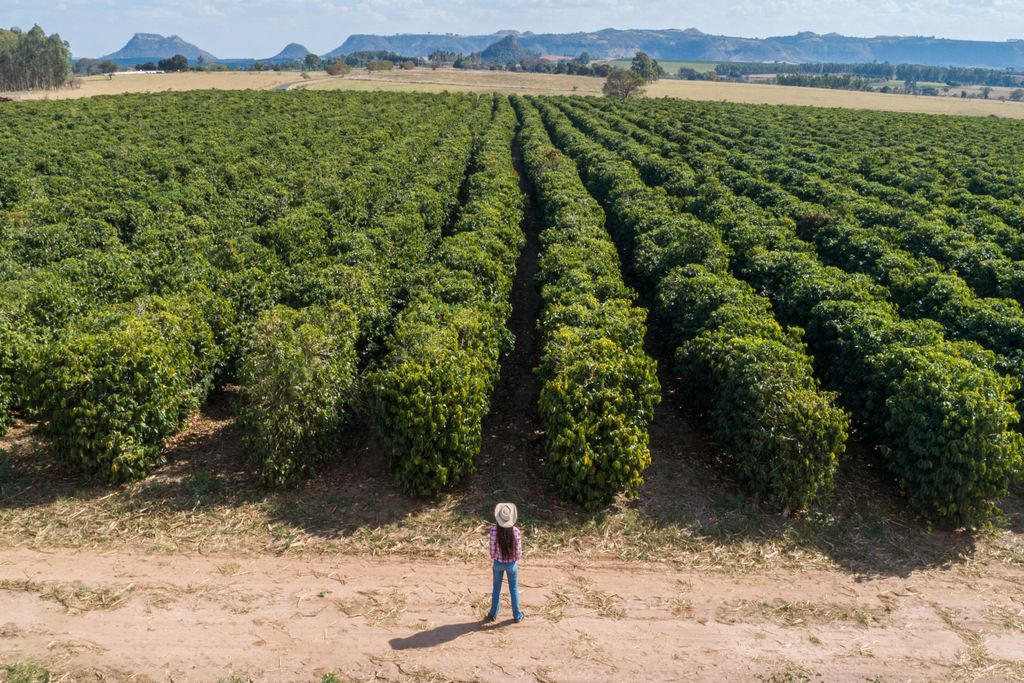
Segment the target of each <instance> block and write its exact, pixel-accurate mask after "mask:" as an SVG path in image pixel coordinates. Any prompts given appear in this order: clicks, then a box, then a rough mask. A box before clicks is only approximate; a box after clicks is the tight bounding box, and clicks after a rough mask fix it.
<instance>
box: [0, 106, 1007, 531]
mask: <svg viewBox="0 0 1024 683" xmlns="http://www.w3.org/2000/svg"><path fill="white" fill-rule="evenodd" d="M0 123H2V124H3V125H2V126H0V431H3V429H5V428H6V427H8V426H9V425H10V424H11V423H12V422H13V420H14V419H15V418H17V417H20V418H23V419H25V420H29V421H34V422H37V423H38V425H39V433H40V434H41V435H42V436H44V437H45V438H46V440H47V442H48V443H49V444H50V447H51V449H52V451H53V453H54V455H55V456H56V457H57V458H58V459H60V460H61V461H63V462H65V463H66V464H67V465H68V466H69V467H70V468H72V469H75V470H79V471H82V472H85V473H87V474H89V475H92V476H95V477H97V478H100V479H103V480H107V481H111V482H117V481H123V480H128V479H134V478H138V477H141V476H144V475H146V474H147V473H148V472H150V471H152V469H153V468H154V467H156V466H158V465H160V464H161V463H162V461H163V457H164V456H163V453H164V446H165V443H166V441H167V439H168V438H169V437H171V436H172V435H173V434H174V433H175V432H176V431H178V430H179V429H181V427H182V425H183V424H184V422H185V421H186V420H187V419H188V418H189V417H190V416H191V415H193V414H194V413H195V412H196V410H197V409H198V407H199V406H200V405H201V404H202V403H203V402H204V401H205V400H206V398H207V396H208V394H209V393H210V392H211V391H215V390H218V389H220V388H221V387H224V386H227V385H237V386H238V387H239V388H238V396H239V400H238V410H239V422H240V425H241V431H242V435H243V438H244V441H245V447H246V448H245V450H246V453H247V454H248V456H249V458H250V464H251V467H252V470H253V472H254V474H256V475H257V476H258V477H259V478H260V479H261V480H262V481H264V482H265V483H266V484H267V485H271V486H278V485H284V484H289V483H293V482H295V481H298V480H301V479H302V478H305V477H309V476H311V475H313V474H315V473H316V472H317V471H319V470H320V469H322V468H323V467H324V466H325V464H326V463H328V462H329V461H330V460H332V459H335V458H337V457H338V455H339V454H340V453H341V452H343V451H344V449H343V444H344V441H345V440H346V439H347V438H349V431H348V430H350V429H351V428H352V424H353V419H354V418H355V417H356V416H359V415H362V416H365V417H366V418H367V419H368V420H369V423H372V424H373V425H375V427H376V429H377V431H378V433H379V435H380V437H381V439H382V441H383V443H385V444H386V446H387V448H388V451H389V454H390V466H391V471H392V473H393V475H394V477H395V480H396V482H397V484H398V486H399V487H400V488H401V489H402V490H404V491H405V492H406V493H408V494H410V495H421V496H432V495H436V494H437V493H439V492H441V491H443V490H445V489H447V488H450V487H451V486H453V485H455V484H457V483H458V482H460V481H462V480H463V479H465V478H466V477H467V476H468V475H470V474H471V473H473V472H474V470H475V468H476V458H477V455H478V454H479V452H480V449H481V445H482V433H483V422H484V418H485V417H486V415H487V413H488V412H489V410H490V408H491V400H492V398H491V395H492V393H493V391H494V388H495V386H496V384H497V380H498V376H499V370H500V367H501V362H502V356H503V354H505V353H506V352H507V351H508V350H509V349H510V348H511V345H512V344H513V343H514V339H513V338H512V336H511V335H510V334H509V332H508V330H507V328H506V324H505V323H506V320H507V319H508V318H509V315H510V313H511V304H510V298H511V292H512V289H513V282H514V281H515V275H516V266H517V261H518V259H519V258H520V256H521V251H522V249H523V245H524V244H525V235H524V233H523V230H522V226H523V225H524V217H525V216H526V215H527V201H528V199H527V196H526V195H524V192H523V190H522V189H521V188H522V187H525V188H528V190H529V195H530V196H531V197H532V200H533V201H535V203H536V213H537V215H538V216H539V222H540V234H539V242H540V257H539V258H540V261H539V264H538V266H539V267H538V275H537V281H536V283H534V284H535V285H536V287H537V288H538V290H539V293H540V297H541V303H542V309H541V314H540V319H539V320H538V321H537V323H536V324H537V329H538V334H539V340H540V359H539V365H538V367H537V369H536V372H537V375H538V379H539V384H540V395H539V399H538V411H539V414H540V417H541V422H542V426H543V430H544V452H545V457H544V464H543V467H544V471H545V475H546V476H547V477H548V479H549V480H550V481H551V483H552V485H553V486H554V488H555V489H557V490H558V491H559V492H560V493H561V495H562V496H563V497H564V498H566V499H567V500H571V501H574V502H576V503H579V504H581V505H583V506H584V507H587V508H590V509H593V508H598V507H601V506H603V505H607V504H608V503H610V502H611V501H612V500H614V499H615V498H616V497H617V496H619V495H622V494H625V495H627V496H628V495H635V494H636V493H637V491H638V490H639V487H640V485H641V483H642V477H643V473H644V471H645V469H646V468H647V466H648V465H649V463H650V452H649V447H648V431H649V425H650V422H651V420H652V419H653V414H654V408H655V405H656V404H657V402H658V400H659V397H660V387H659V384H658V380H657V373H656V368H655V363H654V361H653V360H652V359H651V358H650V357H649V355H648V354H647V353H646V351H645V348H644V340H645V337H646V334H647V328H648V319H647V311H646V309H645V308H642V307H641V306H639V305H638V297H642V298H643V300H644V301H645V302H646V303H647V305H649V306H650V308H651V311H652V313H653V319H652V322H653V324H656V325H657V329H658V334H661V335H662V336H663V337H664V339H665V340H666V341H667V343H668V346H669V348H670V349H671V350H672V351H673V353H674V360H675V371H676V372H677V374H678V376H679V378H680V381H682V382H683V383H684V385H685V386H687V387H688V389H689V390H688V391H687V394H688V395H689V396H692V399H693V401H694V402H695V406H697V407H699V408H700V409H701V410H702V411H703V412H704V413H705V414H706V415H707V418H708V425H709V428H710V430H711V432H712V434H713V435H714V437H715V439H716V441H717V442H718V443H719V444H720V445H721V446H722V447H723V449H724V450H725V451H726V454H727V456H728V457H727V462H730V463H731V465H732V467H733V469H734V471H735V473H736V476H737V478H738V479H739V480H741V481H743V482H744V483H745V484H746V485H747V486H748V487H749V489H750V490H751V491H752V492H753V493H754V494H755V495H756V496H757V497H759V498H760V499H762V500H764V501H766V502H767V503H768V504H770V505H772V506H774V507H777V508H780V509H789V510H798V509H804V508H806V507H808V506H810V505H813V504H816V503H820V502H821V501H823V500H826V499H827V497H828V495H829V493H830V492H831V490H832V489H833V486H834V478H835V473H836V471H837V468H838V466H839V464H840V462H841V460H842V458H843V457H844V453H845V447H846V441H847V438H848V434H849V433H850V431H851V430H852V429H856V430H857V431H858V432H859V434H860V435H861V436H862V437H863V438H864V439H866V440H867V441H869V442H870V443H873V444H875V445H877V447H878V450H879V453H880V454H881V457H882V459H883V460H884V462H885V463H886V464H887V466H888V470H889V472H890V473H891V476H892V478H893V479H894V481H895V482H896V483H897V484H898V485H899V486H900V487H901V488H902V489H903V490H904V491H905V492H906V494H907V497H908V499H909V501H910V503H911V504H912V505H913V506H914V507H915V508H916V509H917V510H919V511H920V512H921V513H922V514H924V515H925V516H927V517H930V518H933V519H936V520H941V521H943V522H946V523H952V524H957V525H975V524H979V523H983V522H985V521H986V520H988V519H989V518H991V517H992V516H994V515H996V514H998V502H999V500H1000V498H1002V497H1003V496H1005V495H1006V493H1007V492H1008V490H1009V487H1010V486H1011V485H1012V484H1013V482H1014V481H1015V480H1019V478H1020V476H1021V470H1022V464H1021V462H1022V461H1021V458H1022V451H1024V436H1022V434H1021V431H1022V427H1021V420H1020V410H1021V408H1024V390H1022V386H1021V376H1022V373H1024V307H1022V306H1024V205H1022V204H1021V197H1022V196H1024V174H1022V172H1021V171H1020V168H1019V163H1018V160H1019V158H1020V154H1021V153H1024V141H1022V140H1024V135H1021V133H1022V132H1024V130H1021V128H1020V124H1018V123H1016V122H1012V121H1001V120H987V119H986V120H982V119H961V118H953V117H921V116H912V115H897V114H883V113H871V112H853V111H843V110H816V109H801V108H792V107H757V106H744V105H727V104H721V103H694V102H682V101H670V100H637V101H632V100H631V101H610V100H598V99H591V98H523V97H512V98H507V97H504V96H490V95H487V96H480V95H469V94H467V95H448V94H444V95H411V94H386V93H373V94H370V93H312V92H295V93H180V94H163V95H135V96H132V95H130V96H123V97H116V98H96V99H90V100H80V101H75V102H36V103H11V104H9V106H5V107H4V108H3V109H2V110H0ZM517 156H518V157H519V158H520V160H521V164H519V168H517V163H516V157H517ZM520 174H522V177H520ZM527 224H528V223H527ZM620 258H621V261H620ZM624 268H625V271H626V272H627V273H628V274H630V276H631V277H633V278H635V280H631V282H635V283H636V285H637V287H638V290H639V294H638V293H637V292H635V291H634V290H633V289H632V288H630V287H629V286H627V285H626V284H625V280H624V276H623V271H624Z"/></svg>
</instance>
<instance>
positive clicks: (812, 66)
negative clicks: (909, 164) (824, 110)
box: [680, 62, 1024, 88]
mask: <svg viewBox="0 0 1024 683" xmlns="http://www.w3.org/2000/svg"><path fill="white" fill-rule="evenodd" d="M680 71H682V70H680ZM714 73H715V75H716V76H717V77H718V78H723V79H729V78H732V79H737V78H743V77H744V76H749V75H750V74H763V73H777V74H782V73H786V74H815V75H828V74H849V75H851V76H860V77H861V78H873V79H879V80H885V81H915V82H916V81H921V82H931V83H945V84H946V85H949V86H959V85H988V86H1001V87H1008V88H1012V87H1016V86H1018V85H1021V83H1024V72H1020V71H1014V70H1011V69H982V68H968V67H947V66H926V65H923V64H889V63H888V62H870V63H863V64H840V63H837V62H818V63H809V64H778V63H772V62H729V63H724V64H718V65H716V66H715V71H714ZM680 76H681V77H683V78H685V77H686V76H684V75H683V74H682V73H680Z"/></svg>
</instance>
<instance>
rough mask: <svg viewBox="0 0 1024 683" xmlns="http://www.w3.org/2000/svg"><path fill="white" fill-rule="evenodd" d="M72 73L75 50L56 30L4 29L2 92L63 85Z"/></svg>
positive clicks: (1, 35) (0, 36) (0, 53)
mask: <svg viewBox="0 0 1024 683" xmlns="http://www.w3.org/2000/svg"><path fill="white" fill-rule="evenodd" d="M70 75H71V50H70V49H68V44H67V43H65V42H64V41H63V40H61V38H60V36H59V35H57V34H56V33H54V34H53V35H50V36H47V35H46V33H45V32H44V31H43V29H42V28H40V27H39V25H38V24H36V25H35V26H33V27H32V29H31V30H30V31H28V32H27V33H23V32H22V31H20V30H18V29H11V30H5V29H0V92H3V91H5V90H38V89H46V90H50V89H52V88H59V87H61V86H62V85H64V84H65V83H66V82H67V80H68V76H70Z"/></svg>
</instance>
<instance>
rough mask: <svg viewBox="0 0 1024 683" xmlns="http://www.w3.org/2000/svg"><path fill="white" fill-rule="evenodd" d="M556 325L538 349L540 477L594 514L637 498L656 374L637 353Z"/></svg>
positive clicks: (646, 455) (656, 389) (655, 395)
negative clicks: (542, 474) (626, 497)
mask: <svg viewBox="0 0 1024 683" xmlns="http://www.w3.org/2000/svg"><path fill="white" fill-rule="evenodd" d="M585 333H586V328H583V330H581V329H578V328H574V327H559V328H557V329H556V330H554V331H553V332H551V333H550V334H549V335H548V337H547V339H546V341H545V345H544V354H543V356H542V358H541V363H540V366H539V367H538V373H539V374H540V376H541V377H542V378H543V379H544V381H543V383H542V385H541V391H540V399H539V401H538V404H537V405H538V409H539V410H540V414H541V420H542V421H543V423H544V430H545V434H546V436H545V444H544V446H545V448H544V451H545V456H546V457H545V464H544V468H545V475H546V476H547V477H548V479H549V480H550V481H552V482H553V483H554V485H555V487H556V488H558V490H559V492H560V493H561V494H562V496H563V497H564V498H566V499H567V500H571V501H573V502H576V503H579V504H580V505H583V506H584V507H586V508H588V509H595V508H598V507H601V506H604V505H607V504H608V503H610V502H612V500H614V498H615V496H616V495H617V494H618V493H625V494H626V495H636V493H637V492H638V490H639V487H640V484H642V483H643V473H644V471H645V470H646V469H647V467H648V465H650V462H651V456H650V452H649V450H648V435H647V425H648V423H649V422H650V421H651V420H652V419H653V418H654V406H655V405H656V404H657V403H658V401H659V399H660V391H661V387H660V385H659V384H658V378H657V368H656V366H655V363H654V361H653V360H651V359H650V358H648V357H647V356H646V355H645V354H644V353H643V351H642V349H640V348H636V347H634V348H632V349H625V348H623V347H621V346H620V345H618V344H616V343H615V342H613V341H612V340H610V339H606V338H598V339H587V338H586V337H585Z"/></svg>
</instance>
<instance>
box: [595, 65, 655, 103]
mask: <svg viewBox="0 0 1024 683" xmlns="http://www.w3.org/2000/svg"><path fill="white" fill-rule="evenodd" d="M646 82H647V81H645V80H644V78H643V77H642V76H640V75H639V74H638V73H636V72H635V71H632V70H630V69H619V68H613V69H612V70H611V71H609V72H608V77H607V78H606V79H605V81H604V85H603V86H602V87H601V92H603V93H604V96H605V97H612V98H616V99H627V98H630V97H640V95H642V94H643V92H644V83H646Z"/></svg>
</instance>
